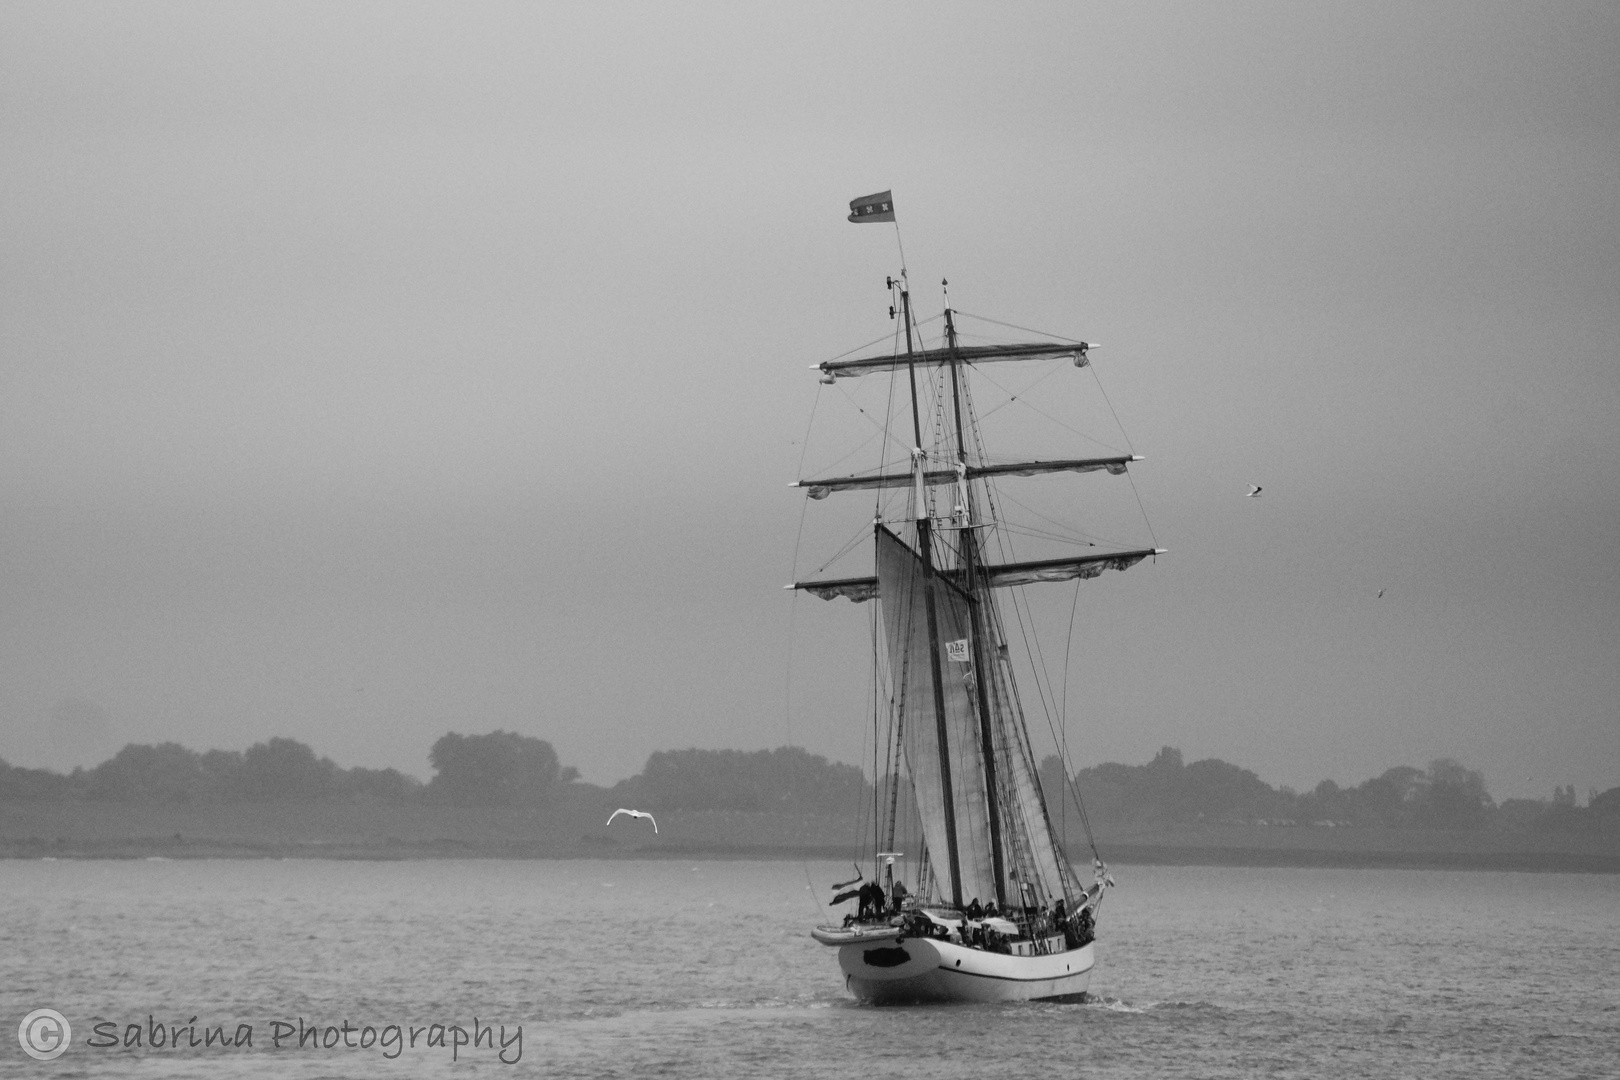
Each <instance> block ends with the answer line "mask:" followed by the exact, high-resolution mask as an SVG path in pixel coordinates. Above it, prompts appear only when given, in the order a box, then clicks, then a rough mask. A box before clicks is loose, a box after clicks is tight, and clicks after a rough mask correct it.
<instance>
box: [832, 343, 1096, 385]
mask: <svg viewBox="0 0 1620 1080" xmlns="http://www.w3.org/2000/svg"><path fill="white" fill-rule="evenodd" d="M1091 347H1092V346H1091V344H1089V343H1088V342H1084V341H1037V342H1032V343H1030V344H1027V345H963V346H958V347H956V348H943V349H922V350H920V351H917V352H912V353H902V354H899V355H896V354H893V353H890V354H887V355H884V356H867V357H863V358H861V359H859V360H828V361H826V362H824V363H820V364H817V365H815V366H816V368H817V369H819V370H820V371H821V373H822V375H823V376H831V377H832V378H834V379H846V378H849V377H850V376H853V375H865V374H866V373H867V372H870V371H893V370H894V369H896V368H903V367H905V366H906V365H907V364H916V365H918V366H925V365H930V364H948V363H951V362H952V361H960V362H962V363H964V364H985V363H990V362H992V361H1002V360H1061V359H1065V358H1072V359H1073V360H1074V366H1075V367H1085V366H1086V365H1087V364H1089V363H1090V362H1091V361H1090V360H1089V359H1088V358H1087V357H1086V350H1087V349H1090V348H1091Z"/></svg>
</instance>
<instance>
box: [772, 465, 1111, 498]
mask: <svg viewBox="0 0 1620 1080" xmlns="http://www.w3.org/2000/svg"><path fill="white" fill-rule="evenodd" d="M1141 460H1142V459H1141V458H1139V457H1137V456H1135V455H1134V454H1125V455H1121V456H1119V457H1105V458H1065V459H1063V460H1060V461H1017V462H1012V463H1009V464H1005V465H969V466H967V476H968V479H970V480H976V479H979V478H981V477H987V476H1037V475H1040V474H1042V473H1055V472H1073V473H1086V472H1096V471H1098V470H1100V469H1101V470H1107V471H1108V472H1110V473H1112V474H1114V475H1115V476H1122V475H1124V473H1125V466H1126V465H1128V464H1130V463H1131V462H1133V461H1141ZM914 479H915V477H914V476H913V475H912V473H911V472H910V471H909V470H908V471H906V472H885V473H869V474H867V475H865V476H829V477H826V478H824V479H820V480H800V481H798V482H796V483H794V484H792V485H790V486H792V487H801V488H806V489H807V490H806V492H805V493H806V494H807V495H809V496H810V497H811V498H812V499H825V498H826V497H827V496H828V495H830V494H832V493H833V492H835V491H867V490H871V489H872V488H894V487H909V486H910V485H911V483H912V481H913V480H914ZM960 480H961V474H960V473H958V472H957V471H956V470H955V469H930V470H928V471H927V472H925V473H923V482H924V483H926V484H954V483H957V482H958V481H960Z"/></svg>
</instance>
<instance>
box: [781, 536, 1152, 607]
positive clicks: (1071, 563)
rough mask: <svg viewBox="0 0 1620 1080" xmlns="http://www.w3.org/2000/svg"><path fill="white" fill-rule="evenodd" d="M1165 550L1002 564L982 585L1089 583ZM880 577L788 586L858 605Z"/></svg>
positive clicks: (984, 570) (948, 576)
mask: <svg viewBox="0 0 1620 1080" xmlns="http://www.w3.org/2000/svg"><path fill="white" fill-rule="evenodd" d="M1162 554H1164V549H1163V548H1142V549H1140V550H1137V551H1115V552H1110V553H1109V554H1106V555H1071V556H1068V557H1065V558H1061V559H1035V560H1033V561H1030V562H1015V563H1002V564H1000V565H999V566H984V567H981V568H980V570H979V573H980V575H981V577H980V581H981V582H982V583H984V584H988V585H991V586H994V587H997V588H1007V587H1010V586H1013V585H1031V584H1034V583H1035V582H1038V581H1073V580H1074V579H1075V578H1080V579H1081V580H1089V579H1090V578H1094V577H1097V576H1098V575H1100V574H1101V573H1102V572H1103V571H1104V570H1129V569H1130V568H1131V567H1133V566H1135V565H1136V564H1137V563H1139V562H1141V561H1142V560H1143V559H1145V558H1147V557H1148V556H1149V555H1162ZM937 573H938V575H939V576H940V577H942V578H944V579H945V580H947V581H950V582H952V583H953V584H959V582H958V581H957V579H958V577H959V572H958V571H956V570H940V571H937ZM881 580H882V578H881V575H880V576H879V577H875V578H870V577H859V578H836V579H828V580H825V581H795V582H794V583H793V584H792V585H790V586H788V588H790V589H802V590H803V591H805V592H808V593H814V594H815V595H816V596H819V597H821V598H822V599H823V600H831V599H833V598H834V597H839V596H843V597H847V598H848V599H850V600H853V601H855V602H856V603H857V604H859V603H861V602H862V601H865V600H870V599H872V598H873V597H874V596H878V595H880V594H881V592H882V586H881V584H880V583H881Z"/></svg>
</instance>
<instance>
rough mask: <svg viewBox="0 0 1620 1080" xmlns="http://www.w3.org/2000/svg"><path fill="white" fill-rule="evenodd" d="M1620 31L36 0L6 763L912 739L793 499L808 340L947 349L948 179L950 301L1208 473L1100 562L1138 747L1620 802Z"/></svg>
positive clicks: (0, 729) (6, 238)
mask: <svg viewBox="0 0 1620 1080" xmlns="http://www.w3.org/2000/svg"><path fill="white" fill-rule="evenodd" d="M1617 46H1620V12H1617V10H1616V9H1615V8H1614V7H1613V6H1612V5H1583V6H1577V5H1537V6H1535V7H1517V6H1490V5H1483V4H1479V3H1467V4H1451V5H1446V4H1426V5H1421V6H1418V7H1417V8H1416V9H1415V10H1414V9H1413V8H1412V7H1411V6H1409V5H1404V4H1391V5H1384V6H1380V5H1369V4H1356V5H1346V6H1342V7H1329V6H1326V5H1308V6H1300V5H1283V4H1278V5H1224V6H1216V5H1170V6H1152V5H1138V4H1130V5H1117V6H1113V5H1110V6H1086V5H1078V4H1055V5H1015V6H1011V7H1008V6H1006V5H994V6H992V5H982V6H975V5H961V4H956V5H950V4H945V5H942V4H937V3H932V4H926V5H916V6H911V7H905V6H893V5H874V4H871V3H863V4H849V5H812V4H801V5H793V6H792V7H791V9H789V8H788V6H786V5H751V4H739V5H702V6H693V5H657V4H633V5H611V4H594V3H593V4H581V5H510V6H500V5H478V6H467V5H444V6H415V7H412V6H407V5H401V4H396V3H390V4H379V5H375V6H364V5H359V4H349V5H341V6H337V5H326V4H310V5H305V6H296V5H286V4H276V5H269V4H265V5H234V6H231V5H217V4H197V5H190V6H188V5H182V4H169V5H162V6H158V5H127V6H113V5H74V4H62V3H50V4H38V5H25V4H9V5H6V6H5V7H3V8H0V144H3V145H4V146H5V147H6V148H7V154H6V157H7V165H6V168H5V169H4V170H3V171H0V185H3V188H4V191H3V195H4V197H3V199H0V229H3V234H0V239H3V243H0V275H3V277H0V756H3V757H4V758H5V759H7V760H9V761H13V762H18V763H23V764H51V765H56V766H62V765H66V764H71V763H74V762H76V761H85V762H87V761H93V760H97V759H99V757H100V756H101V755H102V754H103V753H105V752H109V750H110V748H116V746H117V745H119V744H121V743H122V742H125V741H156V740H161V739H176V740H179V741H181V742H184V743H186V744H188V745H191V746H195V747H199V748H203V747H211V746H220V747H241V746H245V745H247V744H249V743H251V742H254V741H258V740H261V739H263V738H266V737H269V736H271V735H278V734H285V735H291V736H293V737H296V738H300V739H303V740H305V741H308V742H310V743H311V744H313V745H314V746H315V747H316V748H317V750H318V751H320V752H322V753H324V754H329V755H331V756H333V757H334V758H336V759H338V760H339V761H340V762H343V763H345V764H367V765H382V764H389V765H396V766H399V767H402V768H406V769H409V770H411V771H413V772H416V773H418V774H422V773H424V772H425V771H426V751H427V747H428V745H429V743H430V742H431V741H432V739H433V738H435V737H437V736H438V735H439V734H442V733H443V732H444V731H446V730H451V729H455V730H461V731H486V730H490V729H492V728H495V727H504V728H509V729H516V730H520V731H524V732H527V733H530V734H534V735H538V736H541V737H544V738H548V739H550V740H552V741H553V742H554V743H555V744H556V746H557V747H558V750H559V753H560V754H561V756H562V758H563V760H564V761H565V762H569V763H573V764H577V765H578V766H579V767H580V768H581V769H582V770H583V771H584V773H585V775H586V777H587V778H588V779H591V780H595V781H599V782H610V781H612V780H615V779H617V778H619V777H622V776H625V775H628V774H630V773H632V772H635V771H636V770H637V769H639V767H640V765H641V763H642V761H643V760H644V758H645V756H646V754H647V753H648V752H650V751H652V750H655V749H661V748H674V747H684V746H689V745H698V746H734V747H740V748H754V747H764V746H774V745H779V744H781V743H782V742H784V741H786V739H787V738H788V730H787V729H788V716H789V706H788V705H787V702H788V700H789V698H790V697H791V719H792V737H793V738H794V740H795V741H798V742H800V743H802V744H804V745H806V746H808V747H810V748H811V749H813V750H816V751H818V752H822V753H827V754H829V755H832V756H834V757H838V758H842V759H844V760H857V759H858V758H859V755H860V753H861V739H860V723H859V717H860V714H861V711H862V704H861V699H862V685H861V684H862V679H863V671H864V668H863V667H862V664H863V661H862V659H861V656H862V650H863V648H864V645H863V644H862V642H861V640H860V635H861V634H862V632H863V628H864V625H865V624H864V619H865V611H864V609H854V608H850V607H849V606H848V605H847V604H837V605H823V604H821V603H820V602H819V601H812V600H808V599H801V600H800V601H798V602H797V604H796V605H795V604H793V603H792V602H791V601H789V600H788V599H787V597H786V596H785V594H784V593H783V592H782V591H781V589H780V585H781V584H782V582H784V581H786V580H787V579H788V578H789V576H790V575H791V573H792V565H791V560H792V555H793V549H794V544H795V538H796V532H797V529H798V526H799V518H800V510H801V506H800V498H799V497H798V496H797V495H795V494H793V493H789V492H788V491H787V489H786V488H785V486H784V485H785V483H786V482H787V481H789V480H791V479H793V478H794V477H795V475H796V471H797V469H798V467H799V460H800V454H801V450H802V447H801V446H800V445H798V442H799V440H800V439H801V436H802V432H803V431H804V429H805V424H806V421H807V419H808V417H809V415H810V411H811V407H812V403H814V402H815V401H816V396H817V393H818V388H817V384H816V382H815V379H814V377H813V376H812V375H810V373H809V372H808V371H807V370H806V366H807V365H808V364H810V363H813V362H815V361H819V360H822V359H825V358H827V357H830V356H832V355H834V354H836V353H839V352H842V351H843V350H845V349H846V348H849V347H851V346H853V345H856V344H858V343H859V342H861V341H865V340H868V339H870V338H873V337H875V336H878V335H880V334H882V333H884V332H886V331H887V329H888V322H887V319H886V318H885V316H884V306H885V305H886V303H887V297H886V294H885V293H884V292H883V290H882V289H881V283H882V280H883V277H884V275H885V274H888V273H891V272H893V271H895V270H896V269H897V268H898V267H897V260H896V258H895V254H894V249H893V237H892V232H891V231H890V230H889V229H888V228H887V227H881V226H860V227H857V226H852V225H849V224H847V223H845V222H844V220H843V214H844V213H845V209H844V207H845V204H846V203H847V201H848V200H849V199H851V198H853V197H855V196H857V195H861V194H864V193H866V192H869V191H875V190H880V189H882V188H889V187H892V188H893V190H894V191H895V198H896V201H897V205H898V207H899V213H900V220H901V225H902V228H903V230H904V235H905V238H906V241H907V255H908V256H909V261H910V265H911V270H912V275H913V280H914V281H915V282H917V283H919V284H918V288H917V294H918V299H919V306H920V307H922V308H923V309H924V313H925V314H927V313H932V311H933V310H934V309H936V308H937V307H938V298H937V289H935V288H934V287H933V285H932V284H931V283H932V282H936V281H938V280H939V278H940V277H941V276H948V277H949V278H950V279H951V291H952V299H953V302H954V303H955V304H956V305H957V306H959V307H961V308H963V309H965V310H967V311H972V312H978V313H982V314H985V315H989V316H992V317H995V318H1001V319H1005V320H1006V321H1008V322H1013V323H1019V324H1022V325H1030V326H1036V327H1041V328H1043V329H1049V330H1051V331H1054V332H1056V333H1061V334H1068V335H1072V336H1082V337H1088V338H1092V339H1096V340H1101V341H1103V342H1104V343H1105V348H1104V349H1103V350H1101V351H1099V352H1098V353H1097V354H1096V362H1097V365H1098V372H1099V374H1100V376H1101V379H1102V382H1103V385H1104V386H1105V387H1106V388H1107V390H1108V392H1109V394H1110V396H1111V398H1112V401H1113V404H1114V406H1115V408H1116V409H1117V410H1118V412H1119V415H1120V418H1121V419H1122V421H1123V423H1124V426H1125V429H1126V431H1127V432H1128V434H1129V437H1130V440H1131V444H1132V445H1133V446H1134V448H1135V449H1136V451H1137V452H1139V453H1142V454H1144V455H1146V456H1147V458H1148V460H1147V461H1146V462H1144V463H1143V464H1142V465H1141V466H1139V467H1138V468H1137V469H1136V471H1135V472H1134V473H1133V476H1134V477H1135V479H1136V482H1137V485H1138V488H1139V489H1140V491H1141V494H1142V498H1143V500H1144V502H1145V504H1146V507H1147V510H1148V514H1149V519H1150V520H1151V522H1152V525H1153V529H1154V534H1155V535H1156V536H1157V538H1158V540H1159V542H1160V543H1161V544H1162V545H1163V546H1165V547H1167V548H1169V549H1170V552H1171V554H1170V555H1169V556H1168V557H1166V558H1164V559H1161V560H1159V562H1158V563H1157V564H1156V565H1151V566H1141V567H1138V568H1136V569H1133V570H1132V571H1130V572H1129V573H1127V574H1113V575H1108V576H1106V577H1105V578H1103V579H1099V580H1098V581H1094V582H1090V583H1087V584H1086V585H1085V586H1084V587H1083V588H1082V589H1081V592H1080V604H1081V608H1080V610H1081V612H1082V616H1081V627H1082V630H1083V632H1084V634H1085V637H1084V639H1083V640H1084V646H1083V647H1082V649H1081V650H1080V651H1079V652H1078V653H1077V655H1076V659H1075V662H1074V668H1073V675H1072V683H1071V691H1070V695H1071V696H1070V712H1071V718H1072V720H1071V729H1070V730H1071V737H1072V738H1073V739H1074V740H1075V745H1076V750H1075V756H1076V757H1077V758H1078V759H1079V761H1080V762H1081V763H1087V762H1091V761H1097V760H1104V759H1118V760H1128V761H1141V760H1145V759H1146V758H1147V757H1148V756H1150V755H1151V754H1152V752H1153V751H1154V750H1155V749H1157V747H1158V746H1159V745H1161V744H1164V743H1173V744H1177V745H1179V746H1181V747H1182V748H1183V750H1184V751H1185V752H1186V754H1187V755H1188V759H1189V760H1191V759H1192V758H1195V757H1203V756H1211V755H1214V756H1220V757H1224V758H1227V759H1229V760H1232V761H1236V762H1238V763H1240V764H1243V765H1246V766H1250V767H1253V768H1255V769H1257V770H1258V771H1259V772H1260V773H1261V775H1262V776H1264V777H1265V778H1266V779H1268V780H1270V781H1272V782H1280V783H1290V784H1294V785H1296V786H1302V785H1307V784H1314V783H1315V782H1316V781H1317V780H1319V779H1321V778H1323V777H1333V778H1335V779H1337V780H1339V781H1340V782H1355V781H1359V780H1361V779H1364V778H1365V777H1366V776H1368V775H1371V774H1373V773H1375V772H1377V771H1380V770H1381V769H1383V768H1384V767H1386V766H1388V765H1392V764H1398V763H1411V764H1423V763H1425V762H1426V761H1427V760H1428V759H1429V758H1432V757H1436V756H1441V755H1450V756H1456V757H1459V758H1461V759H1462V760H1463V761H1464V762H1466V763H1467V764H1469V765H1471V766H1473V767H1476V768H1480V769H1482V770H1484V771H1485V773H1486V775H1487V778H1488V780H1489V782H1490V785H1491V789H1492V791H1493V793H1495V794H1496V795H1498V796H1499V797H1500V796H1503V795H1515V794H1536V795H1545V794H1547V793H1548V792H1549V791H1550V789H1551V786H1552V785H1553V784H1555V783H1574V784H1576V785H1577V786H1578V787H1579V788H1580V789H1581V790H1582V791H1583V792H1584V791H1585V789H1586V788H1587V787H1589V786H1590V787H1596V788H1599V789H1602V788H1606V787H1609V786H1612V785H1614V784H1617V783H1620V706H1617V704H1616V702H1620V674H1617V672H1620V531H1617V529H1620V484H1617V483H1616V479H1615V478H1616V476H1617V475H1620V435H1617V433H1616V432H1617V428H1620V424H1617V420H1620V376H1617V374H1616V371H1615V368H1614V358H1615V353H1616V347H1615V342H1616V341H1617V340H1620V314H1617V312H1620V303H1617V300H1620V228H1617V226H1616V221H1617V220H1620V214H1617V210H1620V199H1617V196H1620V76H1617V74H1616V69H1615V65H1614V64H1613V56H1614V55H1615V52H1616V47H1617ZM923 283H929V284H928V285H927V287H926V288H925V287H924V285H923ZM833 404H835V402H833V401H832V400H831V399H828V398H824V399H823V401H822V404H821V406H819V407H818V411H819V410H820V409H830V408H831V406H832V405H833ZM812 448H813V449H816V450H819V449H820V448H819V447H817V446H816V444H814V443H812ZM834 456H836V455H833V454H831V453H830V450H829V451H828V457H829V458H830V457H834ZM813 463H814V459H812V464H813ZM1111 480H1112V478H1107V479H1104V480H1100V481H1097V478H1095V477H1085V478H1071V480H1070V481H1069V483H1071V484H1072V487H1071V489H1070V490H1072V491H1073V492H1074V494H1075V495H1076V497H1078V498H1090V497H1091V496H1092V495H1094V494H1095V495H1098V496H1099V497H1101V496H1104V495H1105V494H1110V493H1107V492H1105V491H1104V489H1105V488H1106V487H1107V484H1108V483H1109V482H1110V481H1111ZM1093 481H1097V482H1096V483H1093ZM1251 481H1252V482H1255V483H1260V484H1263V485H1264V486H1265V489H1266V493H1265V496H1264V498H1262V499H1259V500H1245V499H1243V498H1242V493H1243V492H1244V491H1245V490H1246V484H1247V483H1249V482H1251ZM1051 482H1055V481H1051ZM1111 494H1113V495H1117V494H1118V492H1117V490H1116V491H1115V492H1112V493H1111ZM1132 505H1133V506H1134V503H1133V504H1132ZM824 506H825V504H817V505H816V506H815V507H812V508H811V511H810V514H809V515H808V516H809V517H810V518H812V519H814V518H815V517H816V515H817V514H818V513H821V512H822V510H823V507H824ZM813 527H815V528H819V527H820V526H819V525H814V524H813ZM836 531H837V530H836V529H834V530H832V532H833V533H836ZM816 535H817V537H819V536H820V535H821V534H820V533H817V534H816ZM828 535H831V533H829V534H828ZM1133 539H1134V537H1133ZM818 542H819V541H818ZM810 543H811V537H810V534H808V533H807V538H806V544H810ZM825 554H830V552H812V551H811V550H809V549H808V548H807V549H806V551H805V552H804V554H802V555H801V559H800V562H801V569H813V568H814V567H813V564H814V563H815V562H816V561H817V559H818V558H819V557H821V556H823V555H825ZM1380 588H1382V589H1385V590H1386V594H1385V596H1384V598H1383V599H1382V600H1377V601H1376V602H1375V601H1374V599H1373V598H1374V596H1375V594H1376V592H1377V591H1378V589H1380ZM1072 598H1073V593H1072V592H1070V591H1065V588H1064V587H1058V588H1057V595H1056V596H1055V598H1054V599H1052V600H1050V601H1043V603H1046V604H1048V605H1055V606H1054V608H1053V610H1056V611H1057V612H1058V614H1059V615H1060V616H1061V617H1062V618H1066V616H1067V610H1068V608H1067V605H1068V603H1069V601H1070V600H1071V599H1072ZM790 608H793V614H792V627H791V640H790V628H789V611H790ZM790 654H791V655H792V656H793V657H794V660H793V663H792V665H791V672H790V667H789V656H790ZM790 687H791V695H790V694H789V688H790Z"/></svg>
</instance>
